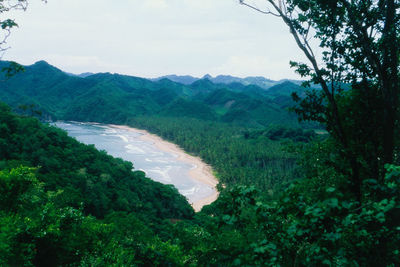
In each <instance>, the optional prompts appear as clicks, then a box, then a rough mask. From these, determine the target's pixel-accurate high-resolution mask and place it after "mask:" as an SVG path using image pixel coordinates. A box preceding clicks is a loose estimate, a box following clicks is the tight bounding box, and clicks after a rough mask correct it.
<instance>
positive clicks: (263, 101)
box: [0, 61, 299, 127]
mask: <svg viewBox="0 0 400 267" xmlns="http://www.w3.org/2000/svg"><path fill="white" fill-rule="evenodd" d="M7 64H8V62H1V64H0V68H2V67H4V66H7ZM3 78H4V79H5V82H3V83H1V84H0V100H2V101H4V102H6V103H8V104H9V105H11V106H13V107H14V108H17V107H18V106H19V105H21V104H25V105H31V104H34V105H36V108H37V109H39V110H41V111H42V112H43V113H44V114H48V116H47V117H51V118H52V119H63V120H79V121H98V122H113V123H125V122H126V121H127V120H128V118H130V117H134V116H141V115H156V116H186V117H192V118H200V119H207V120H212V121H216V122H217V121H222V122H229V123H235V124H238V125H241V126H246V127H266V126H269V125H271V124H276V123H277V122H278V121H279V123H280V124H284V125H289V126H296V127H298V126H299V125H298V122H297V119H296V116H295V115H294V114H291V113H289V112H288V111H287V110H286V109H285V108H282V107H283V105H282V103H281V102H280V101H274V97H276V96H277V95H279V93H277V91H278V90H277V89H274V90H273V91H271V92H273V93H272V94H270V93H269V91H265V90H264V89H261V88H259V87H257V86H255V85H248V86H246V85H242V84H240V83H233V84H228V85H227V84H214V83H213V82H211V81H210V80H207V79H202V80H198V81H196V82H194V83H192V84H190V85H183V84H179V83H176V82H172V81H170V80H168V79H161V80H158V81H155V82H153V81H150V80H147V79H143V78H138V77H132V76H126V75H119V74H110V73H98V74H93V75H90V76H87V77H86V78H82V77H78V76H71V75H68V74H66V73H64V72H62V71H61V70H59V69H57V68H55V67H53V66H51V65H49V64H47V63H46V62H44V61H40V62H37V63H35V64H33V65H31V66H26V67H25V71H24V72H21V73H18V74H17V75H15V76H14V77H11V78H5V77H3ZM293 85H294V84H293ZM289 87H290V86H289ZM282 92H283V95H287V88H286V87H284V88H283V89H282ZM222 94H225V96H223V97H222V98H220V97H221V96H222ZM271 96H273V97H271ZM213 99H214V100H213ZM215 99H218V101H219V103H215ZM285 107H286V106H285ZM278 118H279V119H278Z"/></svg>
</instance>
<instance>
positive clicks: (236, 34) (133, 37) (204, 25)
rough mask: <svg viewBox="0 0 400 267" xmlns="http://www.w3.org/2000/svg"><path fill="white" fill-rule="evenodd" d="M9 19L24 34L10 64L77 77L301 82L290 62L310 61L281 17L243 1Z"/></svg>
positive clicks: (82, 0) (54, 1)
mask: <svg viewBox="0 0 400 267" xmlns="http://www.w3.org/2000/svg"><path fill="white" fill-rule="evenodd" d="M6 15H8V16H11V18H15V19H16V21H17V23H18V24H19V28H18V29H16V30H14V31H13V33H12V35H11V36H10V38H9V39H8V45H9V46H11V49H10V50H8V51H7V53H6V54H5V55H4V57H3V59H4V60H14V61H17V62H19V63H21V64H24V65H29V64H32V63H34V62H35V61H38V60H46V61H48V62H49V63H50V64H52V65H55V66H57V67H58V68H61V69H62V70H64V71H67V72H72V73H82V72H112V73H114V72H116V73H122V74H128V75H134V76H140V77H157V76H161V75H166V74H178V75H186V74H188V75H193V76H197V77H201V76H203V75H204V74H207V73H209V74H211V75H213V76H215V75H218V74H229V75H235V76H239V77H245V76H264V77H267V78H270V79H275V80H278V79H283V78H295V79H299V76H298V75H296V74H295V73H294V71H293V69H290V68H289V61H290V60H303V57H302V55H301V53H300V51H299V49H298V48H297V47H296V45H295V42H294V40H293V38H292V37H291V35H290V33H289V30H288V29H287V27H286V26H285V25H284V23H283V22H282V21H281V20H280V19H279V18H276V17H273V16H266V15H262V14H259V13H256V12H255V11H252V10H250V9H249V8H246V7H244V6H241V5H239V3H238V0H118V1H116V0H48V3H47V4H44V3H42V2H40V0H31V1H30V6H29V7H28V10H27V11H26V12H18V13H15V12H14V13H12V14H6Z"/></svg>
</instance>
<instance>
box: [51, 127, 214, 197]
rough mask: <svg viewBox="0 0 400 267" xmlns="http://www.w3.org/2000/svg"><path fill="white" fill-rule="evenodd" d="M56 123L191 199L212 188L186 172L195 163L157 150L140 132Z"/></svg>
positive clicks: (206, 193)
mask: <svg viewBox="0 0 400 267" xmlns="http://www.w3.org/2000/svg"><path fill="white" fill-rule="evenodd" d="M55 125H56V126H57V127H59V128H61V129H64V130H66V131H67V132H68V134H69V135H70V136H72V137H75V138H76V139H77V140H78V141H80V142H82V143H85V144H93V145H95V147H96V148H97V149H99V150H105V151H107V153H108V154H110V155H112V156H114V157H118V158H122V159H124V160H127V161H131V162H132V163H133V166H134V168H135V169H136V170H142V171H144V172H145V173H146V175H147V177H149V178H151V179H153V180H154V181H158V182H161V183H164V184H173V185H174V186H175V187H176V188H177V189H178V190H179V192H180V193H181V194H182V195H184V196H185V197H186V198H187V199H188V200H189V202H190V203H193V202H196V201H197V200H200V199H203V198H206V197H208V196H210V195H212V194H213V192H214V189H213V188H212V187H211V186H209V185H206V184H203V183H200V182H198V181H195V180H193V179H192V178H191V177H190V176H189V170H191V169H192V168H194V167H195V165H191V164H188V163H185V162H182V161H179V160H178V156H177V155H175V154H173V153H168V152H164V151H161V150H159V149H158V148H157V147H156V146H155V145H154V144H153V143H152V142H151V141H144V140H141V139H140V136H141V135H142V134H141V133H139V132H133V131H128V130H124V129H118V128H113V127H109V126H107V125H102V124H94V123H80V122H56V123H55Z"/></svg>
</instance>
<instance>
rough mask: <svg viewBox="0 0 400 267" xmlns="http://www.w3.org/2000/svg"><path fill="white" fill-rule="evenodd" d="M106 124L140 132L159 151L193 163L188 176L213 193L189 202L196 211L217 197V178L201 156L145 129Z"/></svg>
mask: <svg viewBox="0 0 400 267" xmlns="http://www.w3.org/2000/svg"><path fill="white" fill-rule="evenodd" d="M108 126H109V127H112V128H118V129H123V130H127V131H133V132H137V133H140V134H142V135H141V136H140V139H141V140H143V141H146V142H149V143H152V144H154V146H156V147H157V148H158V149H159V150H161V151H164V152H168V153H171V154H174V155H176V156H177V160H178V161H181V162H185V163H189V164H191V165H193V166H194V168H192V169H191V170H190V171H189V176H190V177H191V178H192V179H193V180H195V181H198V182H200V183H203V184H206V185H208V186H211V187H212V188H213V189H214V190H213V193H212V194H211V195H209V196H207V197H205V198H203V199H200V200H197V201H195V202H194V203H190V204H191V205H192V207H193V209H194V210H195V211H196V212H198V211H200V210H201V208H202V207H203V206H205V205H208V204H211V203H212V202H214V201H215V200H216V199H217V198H218V191H217V189H216V186H217V184H218V180H217V178H216V177H215V176H214V175H213V172H212V169H211V166H209V165H208V164H206V163H204V162H203V161H202V159H201V158H199V157H195V156H192V155H189V154H187V153H186V152H185V151H184V150H183V149H182V148H180V147H179V146H177V145H175V144H173V143H170V142H168V141H166V140H164V139H162V138H161V137H159V136H157V135H155V134H151V133H149V132H148V131H146V130H141V129H137V128H132V127H129V126H125V125H114V124H110V125H108Z"/></svg>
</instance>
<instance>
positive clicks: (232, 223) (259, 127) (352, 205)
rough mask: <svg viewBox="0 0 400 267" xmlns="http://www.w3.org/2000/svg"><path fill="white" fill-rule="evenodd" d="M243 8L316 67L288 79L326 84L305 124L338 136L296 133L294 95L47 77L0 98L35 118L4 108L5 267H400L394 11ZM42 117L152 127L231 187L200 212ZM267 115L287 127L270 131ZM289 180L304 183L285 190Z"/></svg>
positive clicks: (13, 81) (1, 260)
mask: <svg viewBox="0 0 400 267" xmlns="http://www.w3.org/2000/svg"><path fill="white" fill-rule="evenodd" d="M240 2H241V3H242V4H245V5H247V6H250V7H252V8H253V9H256V10H258V11H260V12H263V13H266V14H271V13H272V12H276V13H274V14H275V15H277V16H279V17H281V18H282V19H283V21H284V22H285V23H286V24H287V25H288V26H289V28H290V30H291V33H292V35H293V36H294V38H295V40H296V42H297V44H298V45H299V47H300V48H301V50H302V51H303V52H304V53H305V55H306V57H307V58H308V60H309V61H310V63H311V66H308V65H307V64H303V63H293V64H292V65H293V66H295V67H297V71H298V72H299V73H300V74H302V75H305V76H310V77H311V81H310V82H313V83H315V84H319V85H320V86H321V90H318V89H315V88H314V89H313V90H310V91H307V92H304V91H303V90H299V91H298V93H297V94H296V95H294V99H295V100H296V101H297V103H298V105H297V106H296V107H295V110H296V112H297V114H298V115H299V117H300V118H301V119H303V120H311V121H317V122H319V123H321V124H323V125H324V126H326V129H327V131H328V133H329V134H328V135H327V136H326V137H325V138H323V139H322V138H321V139H315V138H314V137H313V135H314V134H313V133H312V132H309V131H305V130H296V129H290V128H288V126H289V125H292V123H291V118H292V117H291V116H288V115H287V113H284V112H283V111H284V110H285V107H287V104H288V99H287V89H285V88H286V86H288V84H284V88H283V89H285V92H286V93H285V94H283V95H274V94H276V92H277V90H272V92H274V94H268V93H266V92H265V91H264V90H262V89H260V88H257V87H256V86H255V87H252V86H250V87H248V86H244V85H241V84H233V85H232V84H231V85H229V86H227V85H215V84H213V83H212V82H210V81H209V80H207V79H203V80H199V81H196V82H194V83H192V84H190V86H187V85H181V84H177V83H173V82H171V81H168V80H160V81H158V82H156V83H154V82H150V81H147V80H144V79H139V78H133V77H127V76H121V75H110V74H98V75H91V76H89V77H87V78H84V79H82V78H77V77H69V78H68V77H66V75H65V74H64V73H62V72H61V71H59V70H57V69H55V68H52V67H49V66H48V65H47V64H46V63H44V62H41V63H37V64H36V65H35V66H32V67H31V68H27V70H26V73H24V74H17V75H15V76H14V77H12V78H10V79H9V80H8V81H7V82H6V83H4V84H2V88H1V91H0V92H1V98H2V99H4V100H5V101H7V102H8V103H11V104H14V105H15V104H29V105H25V106H22V107H21V109H22V110H23V111H24V112H23V113H24V114H25V115H15V114H13V113H11V112H10V109H9V108H8V107H7V106H5V105H1V106H0V130H1V131H0V159H1V161H0V265H37V266H47V265H74V266H88V265H90V266H109V265H115V266H124V265H127V266H131V265H133V266H134V265H141V266H148V265H155V266H157V265H161V266H262V265H267V266H398V265H400V249H399V244H400V227H399V221H400V199H399V198H400V167H399V166H396V165H399V162H398V160H399V159H398V151H399V149H398V138H395V136H396V134H397V133H398V130H399V128H398V127H399V114H398V112H399V110H398V91H399V73H398V71H399V64H398V63H399V53H398V47H399V46H398V44H399V36H400V35H399V24H398V21H399V19H398V16H399V12H398V10H399V8H400V3H398V1H395V0H386V1H357V0H356V1H347V0H336V1H325V0H315V1H305V0H290V1H283V0H276V1H274V0H266V2H267V3H269V4H270V7H271V10H268V11H263V10H261V9H258V7H254V6H251V5H249V4H247V3H246V2H245V1H242V0H241V1H240ZM311 33H315V37H316V38H317V40H320V47H321V48H322V49H323V54H322V62H323V65H322V67H321V65H320V64H319V63H318V62H317V60H316V58H317V56H315V54H314V52H313V51H312V50H311V46H310V45H309V43H308V38H307V37H308V35H309V34H311ZM39 73H40V75H39ZM41 77H42V78H41ZM38 79H39V80H38ZM40 79H42V80H40ZM344 84H347V86H345V87H346V88H344V87H343V85H344ZM349 84H350V85H351V86H349ZM32 85H36V86H32ZM41 86H42V87H41ZM244 89H246V90H244ZM275 89H276V88H275ZM300 93H301V95H300ZM25 101H27V102H25ZM32 103H34V104H36V105H37V106H39V108H40V109H43V114H48V116H57V117H59V118H75V119H81V120H97V121H101V122H114V123H129V124H132V125H135V126H140V127H143V128H147V129H149V130H150V131H152V132H155V133H157V134H159V135H161V136H163V137H164V138H166V139H168V140H171V141H173V142H175V143H178V144H180V145H181V146H182V147H183V148H185V149H186V150H187V151H189V152H192V153H196V154H198V155H200V156H201V157H203V158H204V159H205V160H206V161H207V162H209V163H211V164H212V165H213V166H214V167H215V168H216V170H217V171H218V173H219V175H220V179H221V181H222V182H224V183H226V184H227V185H228V186H227V187H226V188H225V189H224V188H223V187H222V186H221V187H220V189H221V194H220V197H219V198H218V200H217V201H215V202H214V203H212V204H211V205H209V206H206V207H204V208H203V210H202V211H201V212H200V213H197V214H194V213H193V210H192V209H191V208H190V206H189V205H188V204H187V202H186V201H185V200H184V199H183V197H182V196H180V195H179V194H178V193H177V191H176V189H174V188H171V187H168V186H165V185H161V184H159V183H155V182H152V181H151V180H149V179H147V178H145V177H144V174H143V173H142V172H134V171H132V165H131V164H130V163H127V162H124V161H122V160H120V159H114V158H112V157H110V156H108V155H107V154H106V153H105V152H99V151H97V150H95V149H94V147H92V146H85V145H82V144H79V143H78V142H77V141H75V140H74V139H71V138H69V137H68V136H67V135H66V133H64V132H63V131H61V130H59V129H56V128H53V127H50V126H46V125H43V124H41V123H40V122H39V121H38V120H36V119H32V118H27V117H25V116H26V114H38V113H35V112H33V111H32V112H29V107H32V106H31V105H30V104H32ZM73 103H75V104H73ZM170 103H174V105H171V104H170ZM193 107H195V108H193ZM196 110H198V111H199V112H196ZM186 111H187V114H185V115H187V116H186V117H185V116H183V114H182V113H185V112H186ZM274 112H275V113H274ZM263 114H264V116H262V115H263ZM270 115H274V116H275V115H276V116H278V115H279V116H280V115H282V116H283V117H278V119H279V120H281V121H285V122H288V123H287V124H286V125H285V127H282V126H273V127H271V125H272V124H273V122H274V120H273V119H272V117H269V116H270ZM225 122H230V123H231V125H228V124H226V123H225ZM277 140H279V142H281V141H284V142H287V143H288V144H289V145H288V146H287V149H288V150H290V151H291V152H290V153H289V152H282V150H281V148H282V146H281V144H280V143H279V142H278V141H277ZM266 148H268V149H271V151H266ZM293 155H294V156H293ZM296 159H297V167H296V166H294V161H295V160H296ZM287 166H289V167H287ZM285 169H289V171H288V172H284V171H282V170H285ZM268 172H271V173H268ZM272 172H273V173H272ZM284 173H286V174H287V173H290V178H293V176H295V177H297V178H298V179H295V180H292V181H291V182H290V185H289V186H286V187H285V186H283V183H284V182H286V181H289V179H286V178H285V177H284V175H282V174H284ZM274 177H277V178H276V179H274ZM243 184H245V185H243ZM279 186H280V190H279V192H278V193H275V192H273V193H272V194H271V192H270V191H269V190H268V189H271V188H276V187H279Z"/></svg>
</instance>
